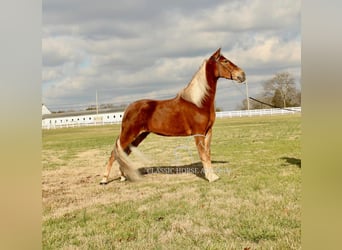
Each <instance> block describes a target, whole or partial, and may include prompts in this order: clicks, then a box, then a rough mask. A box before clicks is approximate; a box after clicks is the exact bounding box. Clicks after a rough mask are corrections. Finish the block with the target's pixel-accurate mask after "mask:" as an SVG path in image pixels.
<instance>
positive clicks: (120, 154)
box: [114, 138, 140, 181]
mask: <svg viewBox="0 0 342 250" xmlns="http://www.w3.org/2000/svg"><path fill="white" fill-rule="evenodd" d="M114 155H115V159H116V160H117V161H118V163H119V165H120V169H121V171H122V172H123V174H124V175H125V176H126V177H127V178H128V179H129V180H130V181H137V180H139V179H140V173H139V172H138V170H137V169H136V168H134V166H133V162H132V161H131V160H130V159H129V158H128V155H127V154H126V153H125V151H124V150H123V149H122V147H121V144H120V139H119V138H118V139H117V140H116V143H115V147H114Z"/></svg>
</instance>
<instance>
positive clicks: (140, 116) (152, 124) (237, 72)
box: [100, 48, 246, 184]
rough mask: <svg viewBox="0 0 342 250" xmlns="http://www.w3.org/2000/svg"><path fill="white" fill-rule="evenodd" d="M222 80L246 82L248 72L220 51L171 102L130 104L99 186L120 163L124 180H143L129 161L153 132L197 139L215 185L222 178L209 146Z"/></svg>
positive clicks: (142, 101) (198, 148) (209, 177)
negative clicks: (217, 86) (129, 156)
mask: <svg viewBox="0 0 342 250" xmlns="http://www.w3.org/2000/svg"><path fill="white" fill-rule="evenodd" d="M219 78H226V79H230V80H234V81H236V82H238V83H244V82H245V80H246V76H245V72H244V71H243V70H242V69H241V68H240V67H238V66H237V65H235V64H234V63H233V62H231V61H230V60H228V59H227V58H225V57H224V56H223V55H222V54H221V48H219V49H217V50H216V51H215V52H214V53H213V54H212V55H211V56H210V57H209V59H206V60H204V62H203V63H202V65H201V66H200V67H199V69H198V71H197V72H196V73H195V74H194V76H193V78H192V80H191V81H190V82H189V84H188V85H187V86H186V87H185V88H184V89H182V90H181V91H180V92H179V93H178V94H177V95H176V96H175V97H174V98H172V99H168V100H149V99H144V100H138V101H135V102H133V103H131V104H129V105H128V107H127V108H126V110H125V112H124V115H123V118H122V123H121V132H120V135H119V136H118V138H117V139H116V142H115V145H114V148H113V150H112V152H111V155H110V157H109V160H108V163H107V166H106V171H105V173H104V175H103V179H102V180H101V182H100V184H107V183H108V182H109V175H110V171H111V168H112V165H113V162H114V161H115V160H117V162H118V163H119V170H120V173H121V180H122V181H124V180H126V179H127V178H128V179H129V180H131V181H136V180H139V179H140V174H139V172H138V170H137V169H136V168H134V167H133V162H132V160H130V159H129V158H128V155H129V154H130V153H131V152H132V150H133V148H135V147H137V146H138V145H139V144H140V143H141V142H142V141H143V140H144V139H145V138H146V137H147V136H148V135H149V134H150V133H154V134H157V135H161V136H194V139H195V143H196V147H197V151H198V154H199V157H200V159H201V162H202V165H203V169H202V170H203V173H204V175H205V176H204V177H205V178H206V179H207V180H208V181H209V182H213V181H216V180H217V179H219V177H218V176H217V175H216V174H215V173H214V170H213V168H212V166H211V151H210V144H211V138H212V128H213V125H214V122H215V115H216V113H215V94H216V85H217V80H218V79H219Z"/></svg>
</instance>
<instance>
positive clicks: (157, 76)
mask: <svg viewBox="0 0 342 250" xmlns="http://www.w3.org/2000/svg"><path fill="white" fill-rule="evenodd" d="M42 2H43V31H42V39H43V40H42V53H43V67H42V80H43V83H42V102H43V103H44V104H46V105H47V107H48V108H50V109H51V110H62V109H64V110H68V109H82V108H86V107H87V106H88V105H91V104H95V101H96V90H97V92H98V101H99V103H100V104H101V103H114V104H127V103H130V102H132V101H135V100H137V99H142V98H153V99H166V98H171V97H174V96H175V95H176V94H177V92H178V91H179V90H181V89H182V88H183V87H185V86H186V85H187V84H188V82H189V81H190V80H191V78H192V76H193V75H194V73H195V72H196V71H197V70H198V68H199V66H200V65H201V64H202V62H203V60H204V59H206V58H208V57H209V56H210V55H211V54H212V53H213V52H214V51H215V50H216V49H217V48H219V47H222V50H221V52H222V54H223V55H224V56H225V57H227V58H228V59H230V60H231V61H233V62H234V63H235V64H237V65H238V66H240V67H241V68H243V69H244V70H245V72H246V76H247V81H248V86H249V93H250V96H256V95H258V93H260V91H261V90H262V88H261V84H262V83H263V82H264V81H266V80H268V79H269V78H271V77H272V76H274V75H275V74H276V73H278V72H283V71H288V72H290V73H291V74H293V76H294V77H295V79H296V81H297V83H299V82H300V78H301V76H300V73H301V34H300V7H301V6H300V1H299V0H272V1H269V0H231V1H227V0H226V1H219V0H173V1H147V0H115V1H105V0H97V1H94V0H44V1H42ZM234 85H235V86H234ZM244 93H245V86H244V85H239V84H237V83H236V82H233V81H230V80H226V79H220V80H219V82H218V89H217V95H216V106H217V107H221V108H223V109H224V110H234V109H236V106H237V105H238V104H240V103H241V101H242V99H244V98H245V95H244Z"/></svg>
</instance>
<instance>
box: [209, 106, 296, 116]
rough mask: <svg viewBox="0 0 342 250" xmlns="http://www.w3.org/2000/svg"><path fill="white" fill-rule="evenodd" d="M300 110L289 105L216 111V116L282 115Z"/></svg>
mask: <svg viewBox="0 0 342 250" xmlns="http://www.w3.org/2000/svg"><path fill="white" fill-rule="evenodd" d="M300 112H302V108H301V107H291V108H286V109H277V108H275V109H252V110H237V111H223V112H216V117H217V118H223V117H230V118H233V117H243V116H262V115H284V114H294V113H300Z"/></svg>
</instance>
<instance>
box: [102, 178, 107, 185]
mask: <svg viewBox="0 0 342 250" xmlns="http://www.w3.org/2000/svg"><path fill="white" fill-rule="evenodd" d="M106 184H108V178H107V177H103V178H102V180H101V181H100V185H106Z"/></svg>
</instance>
